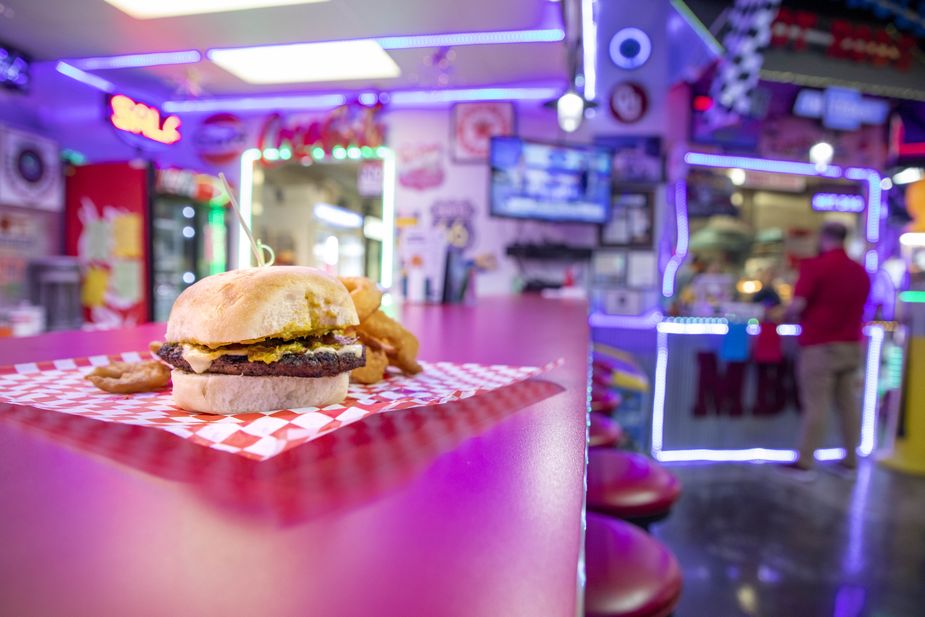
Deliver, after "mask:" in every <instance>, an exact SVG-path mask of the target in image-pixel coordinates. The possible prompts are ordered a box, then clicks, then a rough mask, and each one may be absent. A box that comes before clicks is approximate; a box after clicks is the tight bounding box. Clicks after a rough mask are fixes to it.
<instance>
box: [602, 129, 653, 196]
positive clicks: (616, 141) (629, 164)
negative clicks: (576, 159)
mask: <svg viewBox="0 0 925 617" xmlns="http://www.w3.org/2000/svg"><path fill="white" fill-rule="evenodd" d="M594 145H595V146H600V147H602V148H607V149H608V150H610V151H611V152H613V181H614V182H633V183H639V184H657V183H659V182H661V181H662V178H663V177H664V175H665V163H664V158H663V157H662V138H661V137H658V136H655V135H651V136H650V135H638V136H634V135H599V136H597V137H595V138H594Z"/></svg>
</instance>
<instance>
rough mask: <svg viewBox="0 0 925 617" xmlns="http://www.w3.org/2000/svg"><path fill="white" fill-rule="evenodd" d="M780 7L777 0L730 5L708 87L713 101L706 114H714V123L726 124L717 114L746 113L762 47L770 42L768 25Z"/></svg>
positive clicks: (741, 1) (738, 1) (740, 0)
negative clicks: (721, 53)
mask: <svg viewBox="0 0 925 617" xmlns="http://www.w3.org/2000/svg"><path fill="white" fill-rule="evenodd" d="M779 8H780V0H736V2H735V6H733V7H732V10H731V12H730V14H729V30H728V32H727V33H726V36H725V37H724V39H723V45H724V46H725V48H726V54H725V55H724V56H723V58H722V59H721V60H720V63H719V66H718V67H717V70H716V76H715V77H714V78H713V84H712V85H711V88H710V95H711V96H712V97H713V101H714V103H715V104H714V105H713V107H712V108H711V109H710V111H709V112H708V114H709V115H712V116H713V118H712V119H711V121H712V123H713V124H717V125H719V124H725V122H722V121H721V120H720V118H717V116H723V115H729V114H730V112H732V114H734V115H746V114H748V113H749V111H750V109H751V94H752V91H753V90H754V89H755V86H757V85H758V75H759V72H760V71H761V65H762V63H763V62H764V50H765V48H766V47H767V46H768V43H770V41H771V24H773V23H774V18H775V17H776V16H777V11H778V9H779ZM714 110H715V111H714ZM711 112H712V113H711Z"/></svg>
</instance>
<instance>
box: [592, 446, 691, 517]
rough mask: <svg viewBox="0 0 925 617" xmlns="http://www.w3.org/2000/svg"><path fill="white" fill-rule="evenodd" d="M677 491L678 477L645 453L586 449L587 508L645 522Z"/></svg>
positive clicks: (664, 508) (665, 508)
mask: <svg viewBox="0 0 925 617" xmlns="http://www.w3.org/2000/svg"><path fill="white" fill-rule="evenodd" d="M680 494H681V483H680V482H679V481H678V479H677V478H676V477H675V476H674V475H673V474H671V473H669V472H668V471H667V470H666V469H665V468H664V467H662V466H661V465H659V464H658V463H656V462H655V461H653V460H652V459H650V458H648V457H646V456H643V455H641V454H636V453H635V452H623V451H620V450H609V449H601V448H594V449H592V450H589V451H588V509H589V510H593V511H595V512H600V513H602V514H609V515H611V516H616V517H617V518H622V519H626V520H632V521H635V522H639V523H640V524H643V525H645V524H647V523H650V522H653V521H655V520H658V519H660V518H663V517H664V516H666V515H667V514H668V512H669V511H670V510H671V506H672V505H673V504H674V502H675V501H677V499H678V497H679V496H680Z"/></svg>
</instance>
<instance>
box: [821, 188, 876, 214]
mask: <svg viewBox="0 0 925 617" xmlns="http://www.w3.org/2000/svg"><path fill="white" fill-rule="evenodd" d="M865 205H866V204H865V202H864V198H863V197H861V196H860V195H847V194H841V193H816V194H815V195H813V210H815V211H817V212H864V206H865Z"/></svg>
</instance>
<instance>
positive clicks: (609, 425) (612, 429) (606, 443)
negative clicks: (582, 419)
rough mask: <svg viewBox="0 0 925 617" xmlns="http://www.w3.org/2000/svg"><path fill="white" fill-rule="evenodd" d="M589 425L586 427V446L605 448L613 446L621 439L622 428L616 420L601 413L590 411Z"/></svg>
mask: <svg viewBox="0 0 925 617" xmlns="http://www.w3.org/2000/svg"><path fill="white" fill-rule="evenodd" d="M590 418H591V422H590V426H589V427H588V447H589V448H606V447H610V446H615V445H617V444H618V443H620V442H621V441H623V429H622V428H621V427H620V425H619V424H617V423H616V421H614V420H612V419H611V418H609V417H608V416H605V415H604V414H602V413H596V412H593V411H592V412H591V413H590Z"/></svg>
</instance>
